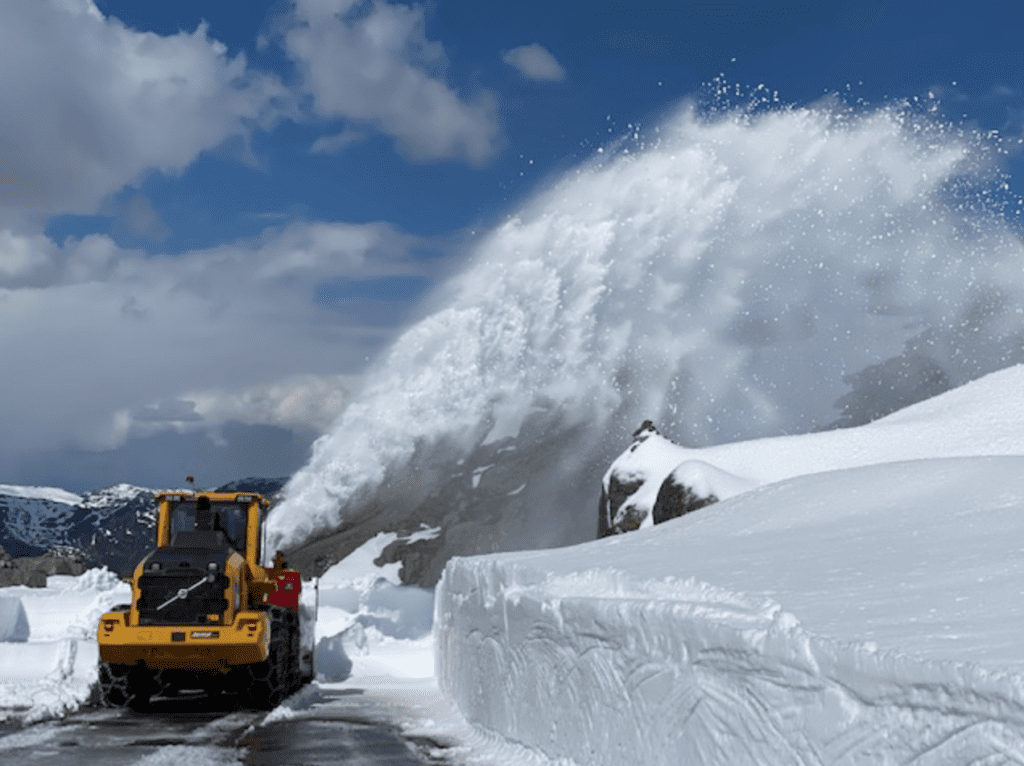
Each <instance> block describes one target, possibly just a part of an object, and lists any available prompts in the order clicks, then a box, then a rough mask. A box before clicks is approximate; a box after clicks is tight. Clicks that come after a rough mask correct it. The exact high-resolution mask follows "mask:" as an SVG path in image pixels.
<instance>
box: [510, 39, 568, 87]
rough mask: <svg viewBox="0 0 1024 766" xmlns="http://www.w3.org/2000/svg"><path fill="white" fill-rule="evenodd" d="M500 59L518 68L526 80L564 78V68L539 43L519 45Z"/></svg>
mask: <svg viewBox="0 0 1024 766" xmlns="http://www.w3.org/2000/svg"><path fill="white" fill-rule="evenodd" d="M501 60H502V61H504V62H505V63H506V64H508V65H509V66H513V67H515V68H516V69H518V70H519V74H521V75H522V76H523V77H525V78H526V79H527V80H538V81H541V82H561V81H562V80H564V79H565V69H563V68H562V65H561V64H559V63H558V61H557V60H555V57H554V56H552V55H551V54H550V53H549V52H548V51H547V49H545V48H544V47H542V46H541V45H540V44H539V43H533V44H531V45H520V46H519V47H518V48H513V49H512V50H510V51H506V52H505V55H503V56H502V57H501Z"/></svg>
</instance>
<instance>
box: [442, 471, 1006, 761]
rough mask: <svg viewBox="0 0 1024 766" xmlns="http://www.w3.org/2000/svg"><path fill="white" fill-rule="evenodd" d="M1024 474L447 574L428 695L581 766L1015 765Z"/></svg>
mask: <svg viewBox="0 0 1024 766" xmlns="http://www.w3.org/2000/svg"><path fill="white" fill-rule="evenodd" d="M1022 475H1024V457H991V458H960V459H942V460H939V459H933V460H922V461H910V462H901V463H890V464H885V465H878V466H870V467H865V468H857V469H849V470H844V471H836V472H827V473H819V474H815V475H812V476H804V477H798V478H794V479H790V480H787V481H784V482H781V483H779V484H773V485H770V486H766V487H762V488H760V489H757V490H754V491H752V492H749V493H746V494H743V495H740V496H738V497H735V498H733V499H731V500H726V501H723V502H721V503H718V504H715V505H712V506H708V507H706V508H703V509H701V510H699V511H696V512H694V513H691V514H689V515H687V516H684V517H682V518H680V519H675V520H672V521H668V522H665V523H664V524H661V525H659V526H656V527H653V528H651V529H642V530H639V531H637V532H633V533H630V534H626V535H620V536H617V537H613V538H608V539H606V540H603V541H599V542H595V543H589V544H586V545H581V546H577V547H574V548H565V549H559V550H555V551H539V552H532V553H518V554H499V555H493V556H484V557H475V558H469V559H454V560H452V561H451V562H449V565H448V568H447V570H446V572H445V575H444V578H443V580H442V583H441V585H440V586H439V589H438V597H437V618H436V630H437V642H438V644H437V646H438V674H439V680H440V683H441V686H442V688H443V689H445V690H446V691H447V693H449V694H450V695H451V696H452V697H453V698H454V699H455V700H456V701H457V702H458V704H459V707H460V708H461V710H462V711H463V713H464V714H465V715H466V717H467V718H468V719H470V720H471V721H472V722H473V723H474V724H476V725H478V726H480V727H482V728H483V729H486V730H488V731H492V732H497V733H499V734H501V735H502V736H504V737H506V738H508V739H510V740H513V741H515V742H519V743H524V744H527V745H530V746H532V747H534V748H536V749H538V750H539V751H541V752H542V753H544V754H545V755H546V756H548V757H549V758H551V759H556V758H566V759H571V762H574V763H578V764H584V763H586V764H595V765H596V764H616V765H617V766H623V765H625V764H644V766H651V765H652V764H680V763H685V764H695V765H696V764H723V765H726V764H727V765H728V766H738V765H739V764H751V765H752V766H753V765H754V764H806V763H815V764H869V763H870V764H906V763H915V764H968V763H972V764H976V763H1018V762H1022V759H1024V645H1022V642H1021V636H1022V635H1024V585H1022V583H1024V547H1022V543H1021V541H1022V540H1024V485H1022V484H1021V481H1020V477H1021V476H1022Z"/></svg>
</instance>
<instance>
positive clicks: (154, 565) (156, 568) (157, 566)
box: [149, 561, 160, 572]
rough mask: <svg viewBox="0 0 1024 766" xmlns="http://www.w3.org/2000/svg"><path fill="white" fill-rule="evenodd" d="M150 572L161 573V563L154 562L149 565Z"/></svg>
mask: <svg viewBox="0 0 1024 766" xmlns="http://www.w3.org/2000/svg"><path fill="white" fill-rule="evenodd" d="M149 571H150V572H159V571H160V562H159V561H154V562H152V563H151V564H150V565H149Z"/></svg>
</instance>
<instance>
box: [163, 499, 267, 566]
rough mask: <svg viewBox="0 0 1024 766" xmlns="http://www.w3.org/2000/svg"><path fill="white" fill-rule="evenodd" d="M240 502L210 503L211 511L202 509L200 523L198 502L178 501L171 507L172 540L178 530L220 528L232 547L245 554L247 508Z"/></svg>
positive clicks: (189, 530)
mask: <svg viewBox="0 0 1024 766" xmlns="http://www.w3.org/2000/svg"><path fill="white" fill-rule="evenodd" d="M247 507H248V506H245V505H239V504H238V503H210V510H209V511H202V510H201V511H200V512H199V514H198V516H199V518H198V525H197V519H196V515H197V514H196V503H195V501H192V502H185V503H177V504H175V505H174V506H173V507H172V509H171V541H172V542H173V541H174V536H175V535H176V534H177V533H178V532H192V531H194V530H203V529H212V530H220V531H222V532H223V533H224V537H226V538H227V541H228V544H229V545H231V547H232V548H234V549H235V550H237V551H239V552H240V553H242V554H243V555H244V554H245V543H246V540H245V532H246V516H247V513H246V510H247Z"/></svg>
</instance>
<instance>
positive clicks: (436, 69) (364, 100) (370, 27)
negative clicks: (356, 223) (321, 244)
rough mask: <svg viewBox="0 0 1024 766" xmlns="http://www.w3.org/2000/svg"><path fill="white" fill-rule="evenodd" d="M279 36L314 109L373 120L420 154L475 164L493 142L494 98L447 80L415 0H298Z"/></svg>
mask: <svg viewBox="0 0 1024 766" xmlns="http://www.w3.org/2000/svg"><path fill="white" fill-rule="evenodd" d="M283 44H284V48H285V50H286V52H287V54H288V56H289V57H290V58H291V59H292V60H293V61H294V62H295V63H296V65H297V66H298V67H299V69H300V70H301V72H302V76H303V82H304V87H305V89H306V90H307V91H308V93H309V94H311V95H312V97H313V103H314V109H315V111H316V113H317V114H318V115H319V116H321V117H329V118H340V119H344V120H348V121H350V122H354V123H356V124H359V125H367V126H372V127H373V128H375V129H376V130H379V131H381V132H382V133H384V134H386V135H389V136H392V137H393V138H394V139H395V142H396V145H397V148H398V149H399V151H401V152H402V153H403V154H405V155H406V156H408V157H410V158H411V159H414V160H417V161H436V160H445V159H461V160H465V161H468V162H469V163H471V164H473V165H482V164H484V163H486V162H487V161H488V160H489V159H490V158H491V157H493V156H494V154H495V153H496V152H497V151H498V149H499V148H500V144H501V136H500V128H499V126H498V119H497V105H496V99H495V97H494V96H493V94H491V93H490V92H489V91H486V90H481V91H479V92H477V93H476V94H474V95H473V97H472V98H468V99H467V98H464V97H463V96H462V95H460V94H459V93H458V92H457V91H456V90H454V89H453V88H451V87H450V86H449V85H448V84H447V83H446V82H445V78H444V74H445V69H446V63H447V60H446V57H445V53H444V48H443V46H442V45H441V44H440V43H437V42H432V41H430V40H427V38H426V33H425V30H424V10H423V8H422V7H420V6H407V5H400V4H390V3H387V2H382V1H381V0H369V2H368V3H357V2H356V1H355V0H296V2H295V7H294V11H293V14H292V16H291V17H290V18H289V20H288V22H287V24H286V28H285V31H284V33H283ZM341 135H344V134H341ZM334 138H338V137H337V136H335V137H334ZM339 140H340V139H339ZM318 143H319V142H318ZM331 146H332V142H331V139H325V141H324V143H320V145H319V146H318V147H314V149H315V150H316V151H328V150H330V147H331Z"/></svg>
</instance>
